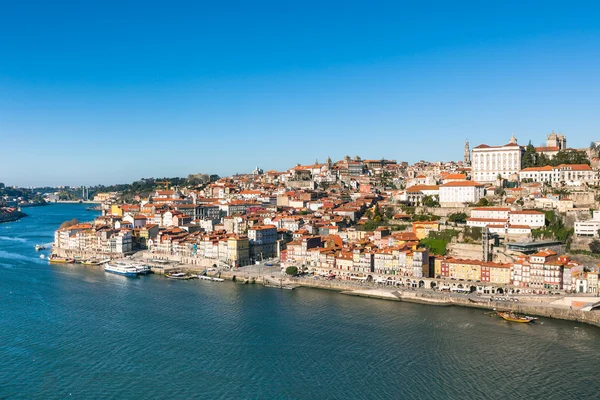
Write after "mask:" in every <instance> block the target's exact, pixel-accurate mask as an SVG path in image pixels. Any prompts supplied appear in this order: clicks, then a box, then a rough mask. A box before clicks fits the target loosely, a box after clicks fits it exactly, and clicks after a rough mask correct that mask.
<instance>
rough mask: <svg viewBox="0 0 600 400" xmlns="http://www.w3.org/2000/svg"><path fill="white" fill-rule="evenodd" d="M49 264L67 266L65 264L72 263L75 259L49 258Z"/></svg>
mask: <svg viewBox="0 0 600 400" xmlns="http://www.w3.org/2000/svg"><path fill="white" fill-rule="evenodd" d="M48 261H49V262H51V263H56V264H67V263H74V262H75V259H74V258H64V257H56V256H54V257H50V258H49V259H48Z"/></svg>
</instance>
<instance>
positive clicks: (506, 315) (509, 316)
mask: <svg viewBox="0 0 600 400" xmlns="http://www.w3.org/2000/svg"><path fill="white" fill-rule="evenodd" d="M497 314H498V315H499V316H500V317H501V318H502V319H505V320H506V321H510V322H521V323H528V322H532V321H535V320H536V319H537V318H535V317H528V316H524V317H521V316H519V315H517V314H515V313H514V312H502V311H498V312H497Z"/></svg>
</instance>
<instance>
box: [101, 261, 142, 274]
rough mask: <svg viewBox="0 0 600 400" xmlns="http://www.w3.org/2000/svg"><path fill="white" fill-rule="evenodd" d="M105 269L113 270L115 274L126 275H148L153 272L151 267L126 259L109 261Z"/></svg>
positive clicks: (107, 270)
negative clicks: (126, 260) (129, 261)
mask: <svg viewBox="0 0 600 400" xmlns="http://www.w3.org/2000/svg"><path fill="white" fill-rule="evenodd" d="M104 270H105V271H106V272H112V273H113V274H119V275H125V276H137V275H146V274H149V273H150V272H151V270H150V267H148V266H146V265H140V264H132V263H128V262H124V261H117V262H115V263H107V264H106V266H105V267H104Z"/></svg>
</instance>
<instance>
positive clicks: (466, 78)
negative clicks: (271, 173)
mask: <svg viewBox="0 0 600 400" xmlns="http://www.w3.org/2000/svg"><path fill="white" fill-rule="evenodd" d="M599 97H600V2H597V1H589V2H578V1H574V2H573V1H571V2H565V1H555V2H554V1H539V2H537V1H514V2H511V1H481V0H479V1H473V2H459V1H406V2H402V1H387V2H379V1H373V0H371V1H361V2H355V1H348V0H346V1H323V0H320V1H312V0H304V1H293V2H292V1H281V0H277V1H275V0H274V1H260V0H256V1H246V2H233V1H210V2H209V1H206V2H204V1H192V2H188V3H186V2H182V1H181V2H153V1H137V2H133V1H124V0H119V1H98V2H86V1H80V0H78V1H60V0H58V1H2V2H0V182H4V183H6V184H9V185H23V186H30V185H46V184H48V185H63V184H64V185H92V184H98V183H102V184H110V183H125V182H130V181H132V180H135V179H138V178H142V177H152V176H186V175H187V174H189V173H196V172H203V173H217V174H219V175H229V174H232V173H236V172H249V171H251V170H252V169H253V168H254V167H255V166H257V165H258V166H260V167H261V168H263V169H265V170H267V169H284V168H287V167H290V166H293V165H295V164H296V163H303V164H305V163H313V162H314V161H315V159H318V160H319V161H324V160H325V159H326V158H327V156H331V157H332V158H333V159H339V158H341V157H343V156H344V155H346V154H348V155H350V156H354V155H360V156H361V157H364V158H381V157H385V158H390V159H396V160H398V161H400V160H406V161H409V162H414V161H417V160H419V159H427V160H432V161H434V160H457V159H461V158H462V152H463V145H464V141H465V139H467V138H468V139H469V141H470V142H471V144H472V145H477V144H480V143H487V144H490V145H493V144H504V143H506V142H508V139H509V138H510V136H511V134H512V133H513V132H514V133H515V136H516V137H517V138H518V139H519V143H522V144H526V143H527V141H528V140H529V139H531V140H532V142H533V143H534V144H536V145H539V144H541V143H542V142H543V140H544V138H545V135H546V134H547V133H549V132H550V131H551V130H556V131H560V132H562V133H563V134H565V135H566V136H567V139H568V145H569V146H572V147H585V146H587V145H588V144H589V143H590V141H592V140H596V139H600V134H599V133H600V118H599V116H600V98H599Z"/></svg>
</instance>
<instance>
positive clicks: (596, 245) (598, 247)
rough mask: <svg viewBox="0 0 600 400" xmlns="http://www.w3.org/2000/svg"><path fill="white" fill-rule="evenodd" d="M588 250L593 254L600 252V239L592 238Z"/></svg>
mask: <svg viewBox="0 0 600 400" xmlns="http://www.w3.org/2000/svg"><path fill="white" fill-rule="evenodd" d="M590 251H591V252H592V253H594V254H600V241H599V240H597V239H594V240H592V243H590Z"/></svg>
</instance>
